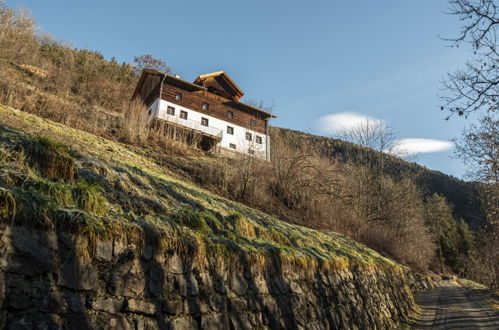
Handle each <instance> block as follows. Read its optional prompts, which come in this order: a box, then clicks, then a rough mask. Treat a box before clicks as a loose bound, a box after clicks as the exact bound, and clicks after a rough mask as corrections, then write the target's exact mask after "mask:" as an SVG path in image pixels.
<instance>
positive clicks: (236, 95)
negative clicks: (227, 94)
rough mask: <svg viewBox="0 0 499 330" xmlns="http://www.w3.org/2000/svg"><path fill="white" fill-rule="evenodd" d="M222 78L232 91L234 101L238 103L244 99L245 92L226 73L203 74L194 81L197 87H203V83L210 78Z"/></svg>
mask: <svg viewBox="0 0 499 330" xmlns="http://www.w3.org/2000/svg"><path fill="white" fill-rule="evenodd" d="M216 77H220V78H222V79H223V80H224V81H225V82H226V83H227V85H228V86H229V87H230V88H231V89H232V93H231V94H232V95H233V96H234V99H235V100H236V101H238V100H239V99H240V98H241V97H243V95H244V92H243V91H242V89H241V88H239V87H238V86H237V85H236V83H235V82H234V81H233V80H232V79H231V78H230V77H229V75H228V74H227V73H225V71H217V72H212V73H207V74H202V75H200V76H198V77H197V78H196V80H194V84H196V85H201V86H202V85H203V82H204V81H205V80H206V79H208V78H216Z"/></svg>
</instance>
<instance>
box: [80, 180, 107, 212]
mask: <svg viewBox="0 0 499 330" xmlns="http://www.w3.org/2000/svg"><path fill="white" fill-rule="evenodd" d="M73 197H74V199H75V201H76V204H77V205H78V207H79V208H81V209H82V210H84V211H86V212H88V213H91V214H95V215H99V216H105V215H107V213H108V212H107V200H106V197H105V196H104V194H103V191H102V188H101V186H99V185H97V184H90V183H88V182H87V181H85V180H81V181H78V182H77V183H76V187H75V188H74V190H73Z"/></svg>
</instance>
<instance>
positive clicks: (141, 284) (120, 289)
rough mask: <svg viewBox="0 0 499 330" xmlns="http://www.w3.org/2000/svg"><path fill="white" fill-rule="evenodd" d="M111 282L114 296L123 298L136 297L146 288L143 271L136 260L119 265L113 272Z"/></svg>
mask: <svg viewBox="0 0 499 330" xmlns="http://www.w3.org/2000/svg"><path fill="white" fill-rule="evenodd" d="M112 281H113V285H114V287H115V288H116V294H117V295H120V296H125V297H131V298H135V297H138V296H140V295H142V293H143V292H144V289H145V287H146V279H145V274H144V269H143V267H142V265H141V264H140V262H138V261H137V260H132V261H129V262H126V263H124V264H122V265H120V266H119V267H118V269H117V270H116V271H115V272H114V274H113V279H112Z"/></svg>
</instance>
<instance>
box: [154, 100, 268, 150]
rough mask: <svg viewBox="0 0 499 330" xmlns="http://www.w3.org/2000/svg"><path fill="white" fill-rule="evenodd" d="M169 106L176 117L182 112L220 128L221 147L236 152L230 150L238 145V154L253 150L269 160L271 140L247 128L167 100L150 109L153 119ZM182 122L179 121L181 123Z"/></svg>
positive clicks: (190, 118)
mask: <svg viewBox="0 0 499 330" xmlns="http://www.w3.org/2000/svg"><path fill="white" fill-rule="evenodd" d="M158 101H159V102H158ZM168 106H171V107H174V108H175V117H176V118H179V117H180V111H186V112H187V119H189V120H194V121H196V122H199V123H201V118H202V117H203V118H207V119H208V125H209V126H210V127H214V128H218V129H220V130H222V131H223V136H222V140H221V141H220V143H219V144H218V145H219V146H220V147H223V148H226V149H229V150H234V149H231V148H230V144H231V143H233V144H235V145H236V150H235V151H238V152H242V153H246V154H248V151H249V149H250V148H251V149H253V150H254V151H255V156H257V157H259V158H262V159H267V157H268V153H267V150H266V147H267V145H268V141H269V138H268V136H266V135H265V134H262V133H258V132H255V131H253V130H250V129H247V128H245V127H241V126H238V125H234V124H232V123H229V122H226V121H224V120H221V119H218V118H215V117H212V116H209V115H206V114H203V113H200V112H197V111H194V110H191V109H189V108H186V107H182V106H180V105H177V104H174V103H171V102H168V101H165V100H160V99H158V100H156V101H155V102H154V103H153V104H152V105H151V106H150V107H149V109H151V117H153V118H157V117H158V116H159V115H160V114H161V113H164V114H166V109H167V107H168ZM177 122H181V120H180V119H179V121H177ZM227 126H231V127H233V128H234V135H231V134H228V133H227ZM247 132H248V133H251V134H252V136H253V139H252V141H248V140H246V133H247ZM256 136H260V137H261V138H262V144H258V143H256Z"/></svg>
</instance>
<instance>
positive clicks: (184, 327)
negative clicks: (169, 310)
mask: <svg viewBox="0 0 499 330" xmlns="http://www.w3.org/2000/svg"><path fill="white" fill-rule="evenodd" d="M197 329H199V326H198V323H197V322H196V320H194V319H193V318H192V317H189V316H183V317H178V318H176V319H174V320H172V321H171V323H170V329H169V330H197Z"/></svg>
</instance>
